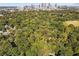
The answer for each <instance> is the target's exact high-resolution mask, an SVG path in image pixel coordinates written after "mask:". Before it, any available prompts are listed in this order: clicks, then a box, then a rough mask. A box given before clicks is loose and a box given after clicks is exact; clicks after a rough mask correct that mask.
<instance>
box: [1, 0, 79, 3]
mask: <svg viewBox="0 0 79 59" xmlns="http://www.w3.org/2000/svg"><path fill="white" fill-rule="evenodd" d="M37 2H39V3H41V2H46V3H49V2H50V3H56V2H57V3H78V2H79V0H0V3H37Z"/></svg>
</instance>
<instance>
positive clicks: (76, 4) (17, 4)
mask: <svg viewBox="0 0 79 59" xmlns="http://www.w3.org/2000/svg"><path fill="white" fill-rule="evenodd" d="M31 4H33V5H39V4H41V3H0V6H26V5H31ZM50 4H51V5H52V6H54V5H55V4H57V5H59V6H79V4H78V3H50Z"/></svg>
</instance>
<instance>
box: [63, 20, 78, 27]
mask: <svg viewBox="0 0 79 59" xmlns="http://www.w3.org/2000/svg"><path fill="white" fill-rule="evenodd" d="M70 24H72V25H74V26H75V27H78V26H79V21H65V22H64V25H65V26H68V25H70Z"/></svg>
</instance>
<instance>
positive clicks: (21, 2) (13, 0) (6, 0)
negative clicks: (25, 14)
mask: <svg viewBox="0 0 79 59" xmlns="http://www.w3.org/2000/svg"><path fill="white" fill-rule="evenodd" d="M78 2H79V0H0V6H25V5H26V4H27V3H59V5H68V6H72V5H79V3H78Z"/></svg>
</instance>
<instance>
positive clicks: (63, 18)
mask: <svg viewBox="0 0 79 59" xmlns="http://www.w3.org/2000/svg"><path fill="white" fill-rule="evenodd" d="M0 14H2V16H0V55H1V56H78V55H79V12H77V11H74V10H51V11H45V10H44V11H43V10H39V11H35V10H29V11H15V12H9V11H7V12H6V11H0Z"/></svg>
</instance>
